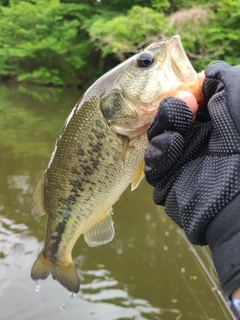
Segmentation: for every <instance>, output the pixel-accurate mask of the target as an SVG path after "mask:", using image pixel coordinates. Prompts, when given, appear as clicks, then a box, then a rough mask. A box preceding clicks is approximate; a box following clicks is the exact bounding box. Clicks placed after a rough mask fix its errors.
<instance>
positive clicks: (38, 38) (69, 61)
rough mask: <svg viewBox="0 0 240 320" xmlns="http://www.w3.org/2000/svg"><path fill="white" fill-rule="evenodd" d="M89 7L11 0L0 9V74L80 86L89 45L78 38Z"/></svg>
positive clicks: (49, 0) (52, 1)
mask: <svg viewBox="0 0 240 320" xmlns="http://www.w3.org/2000/svg"><path fill="white" fill-rule="evenodd" d="M87 8H88V7H87V6H81V5H79V6H77V7H76V5H73V4H69V5H67V4H60V3H59V1H58V0H34V1H31V2H30V1H16V0H15V1H13V0H12V1H10V6H9V7H1V16H0V30H1V33H0V74H1V75H4V76H6V77H13V78H16V79H17V80H18V81H22V80H27V81H32V82H35V83H41V84H54V85H63V84H66V85H74V84H76V83H78V79H77V70H79V69H80V68H81V67H82V66H83V65H84V63H85V61H84V56H85V48H86V44H85V43H84V42H83V43H79V42H78V40H77V36H78V32H79V27H80V19H81V17H82V15H83V13H82V11H84V10H86V9H87ZM73 12H74V15H73ZM65 16H67V17H68V19H65ZM72 16H74V18H72ZM69 17H71V19H70V18H69ZM76 52H78V55H77V54H76Z"/></svg>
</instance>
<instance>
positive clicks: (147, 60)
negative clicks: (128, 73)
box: [137, 51, 154, 68]
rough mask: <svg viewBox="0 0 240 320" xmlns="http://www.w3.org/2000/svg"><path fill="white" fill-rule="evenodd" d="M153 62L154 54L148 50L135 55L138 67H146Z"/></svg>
mask: <svg viewBox="0 0 240 320" xmlns="http://www.w3.org/2000/svg"><path fill="white" fill-rule="evenodd" d="M153 62H154V54H153V53H152V52H150V51H143V52H142V53H140V54H139V56H138V57H137V65H138V66H139V68H147V67H149V66H150V65H151V64H153Z"/></svg>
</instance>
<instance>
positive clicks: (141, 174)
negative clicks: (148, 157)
mask: <svg viewBox="0 0 240 320" xmlns="http://www.w3.org/2000/svg"><path fill="white" fill-rule="evenodd" d="M143 169H144V160H143V161H142V162H141V164H140V166H139V167H138V169H137V171H136V173H135V175H134V177H133V181H132V185H131V191H133V190H135V189H136V188H137V187H138V185H139V183H140V182H141V180H142V178H143V177H144V171H143Z"/></svg>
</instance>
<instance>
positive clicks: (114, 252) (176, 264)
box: [0, 84, 232, 320]
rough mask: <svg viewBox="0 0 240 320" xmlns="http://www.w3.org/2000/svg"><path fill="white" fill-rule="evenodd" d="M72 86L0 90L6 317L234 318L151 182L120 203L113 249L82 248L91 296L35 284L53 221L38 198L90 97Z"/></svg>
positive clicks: (85, 289) (0, 275)
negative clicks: (62, 136)
mask: <svg viewBox="0 0 240 320" xmlns="http://www.w3.org/2000/svg"><path fill="white" fill-rule="evenodd" d="M81 94H82V93H81V92H79V91H77V90H70V89H51V88H39V87H34V86H21V85H5V84H1V85H0V133H1V134H0V150H1V153H0V319H1V320H32V319H34V320H43V319H44V320H45V319H51V320H55V319H58V320H61V319H69V320H70V319H71V320H75V319H80V320H117V319H118V320H127V319H135V320H145V319H149V320H156V319H157V320H161V319H164V320H180V319H181V320H185V319H186V320H187V319H193V320H195V319H196V320H197V319H217V320H222V319H232V317H231V315H230V314H229V312H228V310H227V308H226V306H225V303H224V300H223V299H222V296H221V293H220V292H218V289H217V288H218V284H217V277H216V274H215V272H214V269H213V267H212V266H211V264H210V261H209V260H208V259H206V252H207V251H206V252H205V251H204V252H203V250H201V249H200V248H196V247H193V246H191V245H190V244H189V243H188V242H187V240H186V239H185V237H184V234H183V233H182V231H181V230H180V229H179V228H178V227H177V226H176V225H175V224H174V223H173V222H172V221H171V220H170V219H169V218H168V217H167V216H166V215H165V213H164V210H163V208H161V207H157V206H156V205H154V203H153V201H152V188H151V187H150V186H148V185H147V184H146V182H145V181H143V182H142V183H141V184H140V186H139V187H138V189H137V190H135V191H134V192H131V191H130V189H128V190H126V191H125V193H124V194H123V195H122V197H121V199H120V200H119V201H118V203H116V204H115V206H114V216H113V219H114V223H115V231H116V235H115V238H114V239H113V241H112V242H110V243H109V244H106V245H104V246H100V247H97V248H89V247H88V246H87V244H86V243H85V242H84V239H83V237H80V239H79V240H78V242H77V243H76V245H75V247H74V250H73V258H74V264H75V266H76V268H77V270H78V272H79V274H80V277H81V292H80V293H79V294H77V295H76V296H75V297H72V296H71V295H70V294H69V292H68V291H67V290H66V289H65V288H63V287H62V286H61V285H60V284H59V283H58V282H56V281H54V280H53V279H52V278H51V277H49V278H48V279H47V280H44V281H39V286H37V284H36V283H35V282H34V281H33V280H32V279H31V278H30V270H31V267H32V264H33V262H34V261H35V259H36V257H37V254H38V253H39V251H40V250H41V248H42V246H43V239H44V231H45V217H42V218H40V219H39V220H34V218H33V217H32V216H31V213H30V209H29V208H30V201H31V197H32V194H33V190H34V187H35V185H36V183H37V181H38V179H39V177H40V176H41V173H42V172H43V170H44V169H45V167H46V165H47V163H48V161H49V159H50V156H51V152H52V150H53V146H54V143H55V140H56V138H57V136H58V133H59V131H60V129H61V127H62V124H63V122H64V120H65V118H66V117H67V115H68V114H69V113H70V111H71V109H72V108H73V106H74V105H75V103H76V102H77V101H78V99H79V97H80V96H81Z"/></svg>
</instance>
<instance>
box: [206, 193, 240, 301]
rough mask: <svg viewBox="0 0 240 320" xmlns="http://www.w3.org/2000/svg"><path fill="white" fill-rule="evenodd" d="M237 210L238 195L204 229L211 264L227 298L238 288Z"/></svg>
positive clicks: (239, 246)
mask: <svg viewBox="0 0 240 320" xmlns="http://www.w3.org/2000/svg"><path fill="white" fill-rule="evenodd" d="M239 208H240V194H238V195H237V196H236V197H235V198H234V199H233V200H232V201H231V202H230V203H228V204H227V205H226V206H225V207H224V208H223V209H222V210H221V211H220V212H219V213H218V214H217V215H216V217H215V218H214V219H213V220H212V221H211V222H210V224H209V225H208V227H207V229H206V238H207V242H208V245H209V247H210V249H211V251H212V256H213V262H214V265H215V268H216V270H217V273H218V276H219V280H220V283H221V287H222V288H223V291H224V293H225V295H226V296H227V297H228V298H231V296H232V294H233V293H234V292H235V291H236V290H237V289H238V288H239V287H240V223H238V221H239Z"/></svg>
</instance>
